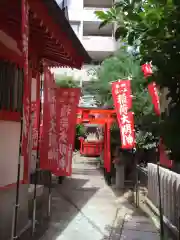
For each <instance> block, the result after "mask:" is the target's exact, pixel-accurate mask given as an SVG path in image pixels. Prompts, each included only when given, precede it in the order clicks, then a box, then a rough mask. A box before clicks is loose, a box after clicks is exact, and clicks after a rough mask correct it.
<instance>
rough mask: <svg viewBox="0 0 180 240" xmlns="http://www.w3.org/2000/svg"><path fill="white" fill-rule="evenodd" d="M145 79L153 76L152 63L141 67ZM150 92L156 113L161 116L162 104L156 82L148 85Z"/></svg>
mask: <svg viewBox="0 0 180 240" xmlns="http://www.w3.org/2000/svg"><path fill="white" fill-rule="evenodd" d="M141 69H142V72H143V73H144V77H145V78H146V77H149V76H151V75H152V73H153V72H152V67H151V64H150V63H145V64H143V65H142V66H141ZM148 91H149V94H150V96H151V99H152V104H153V105H154V111H155V113H156V114H157V115H158V116H159V115H160V114H161V110H160V102H159V96H158V90H157V86H156V83H155V82H152V83H150V84H148Z"/></svg>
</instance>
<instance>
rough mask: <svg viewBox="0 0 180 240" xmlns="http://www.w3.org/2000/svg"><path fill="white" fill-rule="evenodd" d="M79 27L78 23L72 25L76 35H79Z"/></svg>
mask: <svg viewBox="0 0 180 240" xmlns="http://www.w3.org/2000/svg"><path fill="white" fill-rule="evenodd" d="M79 25H80V23H78V22H76V23H71V27H72V29H73V31H74V32H75V34H76V35H79Z"/></svg>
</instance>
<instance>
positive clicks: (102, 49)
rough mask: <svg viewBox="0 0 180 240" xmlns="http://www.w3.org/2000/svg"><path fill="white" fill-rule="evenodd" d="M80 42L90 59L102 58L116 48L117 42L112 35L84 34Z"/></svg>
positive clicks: (100, 59)
mask: <svg viewBox="0 0 180 240" xmlns="http://www.w3.org/2000/svg"><path fill="white" fill-rule="evenodd" d="M82 43H83V45H84V47H85V49H86V51H87V52H88V53H89V55H90V56H91V57H92V59H93V60H96V61H102V60H104V59H105V58H106V57H108V56H110V55H112V54H113V53H114V51H116V49H117V43H116V41H115V40H114V39H113V38H112V37H104V36H87V37H86V36H84V37H83V39H82Z"/></svg>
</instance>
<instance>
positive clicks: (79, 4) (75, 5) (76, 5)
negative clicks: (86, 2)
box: [67, 0, 83, 10]
mask: <svg viewBox="0 0 180 240" xmlns="http://www.w3.org/2000/svg"><path fill="white" fill-rule="evenodd" d="M67 1H68V8H69V9H74V10H75V9H83V0H75V1H74V0H67Z"/></svg>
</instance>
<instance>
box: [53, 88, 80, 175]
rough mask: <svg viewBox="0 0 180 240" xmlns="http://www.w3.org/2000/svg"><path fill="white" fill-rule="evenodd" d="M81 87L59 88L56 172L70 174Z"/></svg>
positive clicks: (57, 95) (57, 91) (57, 93)
mask: <svg viewBox="0 0 180 240" xmlns="http://www.w3.org/2000/svg"><path fill="white" fill-rule="evenodd" d="M80 92H81V91H80V88H57V90H56V98H57V105H56V109H57V110H56V113H57V131H58V160H59V162H58V167H57V169H56V171H55V172H54V174H56V175H58V176H63V175H66V176H70V175H71V173H72V155H73V149H74V140H75V128H76V113H77V106H78V103H79V98H80Z"/></svg>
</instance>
